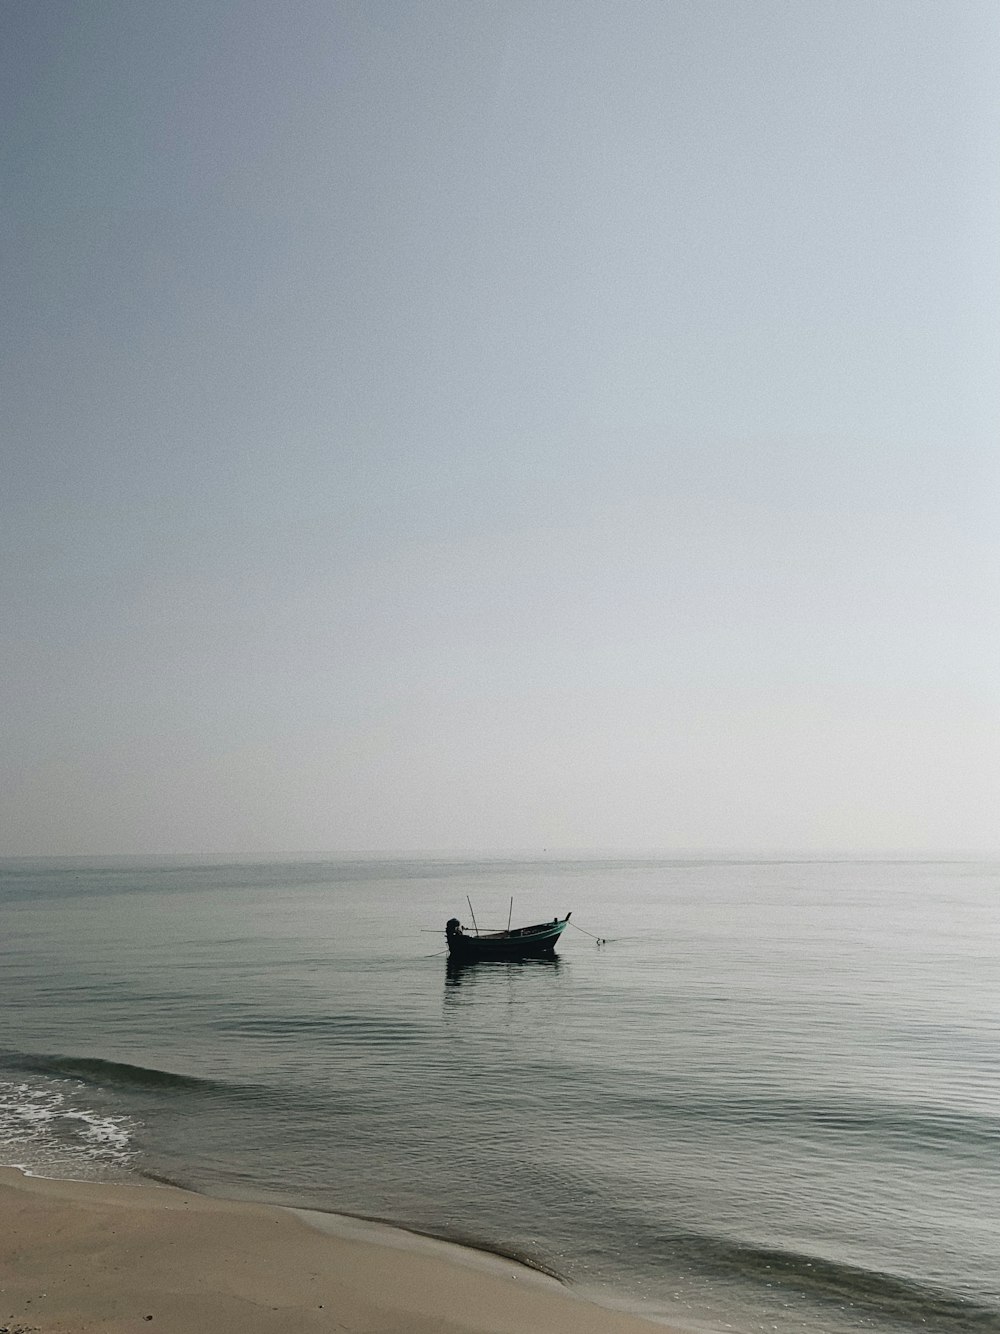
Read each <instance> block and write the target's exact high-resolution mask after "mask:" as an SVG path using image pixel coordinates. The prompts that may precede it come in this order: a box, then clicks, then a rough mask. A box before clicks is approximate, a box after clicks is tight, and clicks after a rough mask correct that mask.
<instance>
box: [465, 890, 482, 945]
mask: <svg viewBox="0 0 1000 1334" xmlns="http://www.w3.org/2000/svg"><path fill="white" fill-rule="evenodd" d="M465 901H466V903H467V904H468V905H469V912H470V913H472V925H473V926H475V927H476V935H477V936H478V935H479V927H478V926H477V925H476V910H475V909H474V908H473V906H472V900H471V899H470V898H469V896H468V894H466V896H465Z"/></svg>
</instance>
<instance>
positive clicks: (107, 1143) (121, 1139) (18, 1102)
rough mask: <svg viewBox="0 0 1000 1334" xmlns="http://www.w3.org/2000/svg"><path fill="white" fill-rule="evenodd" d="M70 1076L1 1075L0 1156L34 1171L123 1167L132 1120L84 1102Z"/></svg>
mask: <svg viewBox="0 0 1000 1334" xmlns="http://www.w3.org/2000/svg"><path fill="white" fill-rule="evenodd" d="M87 1101H88V1100H87V1099H86V1090H85V1087H84V1086H83V1085H80V1084H76V1083H74V1082H71V1081H55V1080H51V1081H44V1082H43V1081H37V1082H30V1083H29V1082H20V1083H15V1082H12V1081H3V1080H0V1161H2V1162H3V1164H4V1165H5V1166H8V1167H19V1168H20V1169H21V1170H22V1171H23V1172H26V1173H27V1174H28V1175H34V1176H73V1177H85V1178H90V1177H99V1176H102V1175H107V1174H108V1173H111V1174H116V1173H117V1172H121V1171H124V1170H127V1169H128V1167H129V1165H130V1163H131V1162H132V1161H133V1160H134V1158H135V1153H136V1151H135V1144H134V1140H135V1132H136V1130H137V1128H138V1127H137V1124H136V1122H135V1121H134V1120H133V1119H132V1118H131V1117H128V1116H124V1115H120V1114H115V1113H109V1112H105V1111H101V1110H98V1109H97V1108H94V1107H92V1106H88V1105H86V1102H87Z"/></svg>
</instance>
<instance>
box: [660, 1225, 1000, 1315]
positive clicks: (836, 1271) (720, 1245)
mask: <svg viewBox="0 0 1000 1334" xmlns="http://www.w3.org/2000/svg"><path fill="white" fill-rule="evenodd" d="M660 1249H661V1251H662V1250H668V1251H669V1253H670V1255H671V1257H672V1258H673V1259H675V1260H677V1259H680V1260H687V1261H689V1262H691V1263H693V1264H696V1265H697V1266H698V1267H699V1268H700V1269H703V1270H707V1271H711V1272H714V1273H715V1274H717V1275H718V1276H720V1277H725V1278H733V1277H737V1276H738V1277H739V1278H742V1279H750V1280H755V1281H756V1282H759V1283H765V1284H768V1285H770V1286H772V1287H777V1286H781V1287H785V1288H788V1289H793V1290H794V1291H796V1292H800V1293H807V1294H808V1295H809V1296H810V1297H812V1298H813V1299H815V1300H819V1301H821V1302H829V1303H835V1304H837V1305H838V1306H844V1305H849V1306H853V1307H854V1308H859V1307H863V1308H867V1309H868V1310H870V1311H871V1312H872V1313H877V1314H878V1315H879V1316H881V1317H882V1318H883V1319H889V1320H893V1321H896V1322H898V1323H899V1324H901V1325H906V1326H909V1327H912V1326H913V1325H916V1324H919V1325H920V1327H921V1328H922V1329H940V1330H942V1331H949V1332H950V1334H960V1332H962V1334H964V1331H970V1334H971V1331H977V1334H986V1332H987V1331H989V1334H994V1332H995V1331H1000V1307H997V1306H991V1305H986V1304H985V1303H984V1302H982V1301H981V1300H972V1299H969V1298H966V1297H963V1296H962V1295H961V1294H959V1293H955V1292H949V1291H947V1290H946V1289H944V1288H939V1287H935V1286H932V1285H931V1284H927V1283H923V1282H920V1281H918V1280H916V1279H911V1278H908V1277H906V1276H903V1275H899V1274H889V1273H884V1272H881V1271H879V1270H870V1269H865V1268H863V1267H861V1266H858V1265H852V1264H847V1263H844V1262H841V1261H836V1260H831V1259H827V1258H824V1257H822V1256H818V1255H808V1254H804V1253H802V1252H798V1251H792V1250H782V1249H780V1248H771V1247H763V1246H753V1245H746V1244H744V1243H741V1242H738V1241H733V1240H731V1239H728V1238H724V1237H710V1236H704V1235H698V1234H692V1235H687V1236H673V1237H669V1238H663V1239H661V1242H660Z"/></svg>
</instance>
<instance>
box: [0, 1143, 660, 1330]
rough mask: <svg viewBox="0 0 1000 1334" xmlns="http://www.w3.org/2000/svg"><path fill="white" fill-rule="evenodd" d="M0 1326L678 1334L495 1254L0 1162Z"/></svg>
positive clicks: (376, 1226)
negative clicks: (29, 1171) (42, 1173)
mask: <svg viewBox="0 0 1000 1334" xmlns="http://www.w3.org/2000/svg"><path fill="white" fill-rule="evenodd" d="M0 1211H2V1212H0V1217H2V1218H3V1221H4V1226H3V1227H2V1228H0V1273H2V1275H3V1278H2V1287H0V1328H6V1329H8V1330H10V1331H12V1332H13V1331H16V1330H20V1331H24V1334H29V1332H30V1334H35V1332H36V1331H37V1332H38V1334H97V1331H100V1334H133V1332H134V1331H137V1330H139V1329H147V1328H151V1329H152V1330H154V1331H157V1330H158V1331H161V1334H258V1332H259V1334H264V1331H267V1334H298V1332H299V1331H301V1332H302V1334H313V1331H315V1332H316V1334H320V1332H321V1331H322V1332H323V1334H327V1332H328V1331H330V1332H332V1331H338V1332H339V1334H373V1332H374V1331H378V1334H535V1332H537V1334H654V1332H655V1331H659V1334H664V1331H665V1330H666V1331H668V1334H669V1332H670V1331H671V1330H672V1334H679V1330H678V1329H677V1327H676V1326H674V1327H671V1326H668V1325H666V1324H664V1323H663V1322H662V1321H661V1320H660V1319H658V1318H657V1317H653V1316H643V1315H640V1314H638V1313H637V1312H635V1311H627V1310H622V1309H620V1308H614V1307H608V1306H603V1305H598V1304H596V1303H595V1302H594V1301H592V1300H591V1299H590V1298H588V1297H586V1296H584V1295H582V1294H578V1293H575V1292H574V1291H573V1290H572V1289H570V1288H568V1287H567V1286H566V1285H565V1284H563V1283H562V1282H561V1281H560V1280H559V1279H557V1278H555V1277H551V1276H549V1275H548V1274H545V1273H543V1272H542V1271H540V1270H538V1269H536V1268H533V1267H529V1266H527V1265H524V1264H521V1263H520V1262H518V1261H516V1260H513V1259H510V1258H508V1257H505V1256H501V1255H497V1254H496V1253H495V1252H490V1251H486V1250H477V1249H473V1248H472V1247H467V1246H463V1245H460V1244H459V1243H457V1242H451V1241H447V1240H444V1239H439V1238H435V1237H429V1236H426V1235H424V1234H421V1233H415V1232H408V1231H407V1230H405V1229H403V1228H396V1227H393V1226H392V1225H390V1224H387V1223H380V1222H373V1221H369V1220H365V1219H355V1218H351V1217H350V1216H349V1215H345V1214H327V1213H321V1212H319V1211H317V1210H308V1209H298V1208H294V1207H289V1206H285V1205H271V1204H259V1203H254V1202H251V1201H244V1200H231V1199H223V1198H219V1197H216V1196H210V1195H201V1194H197V1193H195V1192H193V1191H188V1190H182V1189H180V1188H179V1187H176V1186H168V1185H159V1184H140V1183H135V1184H133V1183H118V1182H115V1183H103V1182H80V1181H64V1180H54V1179H52V1178H48V1177H37V1176H27V1175H25V1174H24V1173H23V1172H22V1171H21V1170H20V1169H18V1168H15V1167H4V1168H0Z"/></svg>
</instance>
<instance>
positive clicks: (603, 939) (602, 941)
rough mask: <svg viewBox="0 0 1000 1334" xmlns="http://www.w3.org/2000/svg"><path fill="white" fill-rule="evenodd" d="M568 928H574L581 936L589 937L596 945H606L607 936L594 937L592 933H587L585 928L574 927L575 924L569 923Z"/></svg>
mask: <svg viewBox="0 0 1000 1334" xmlns="http://www.w3.org/2000/svg"><path fill="white" fill-rule="evenodd" d="M570 926H574V927H576V929H577V931H582V932H583V934H584V935H585V936H589V937H590V938H591V940H596V941H597V943H598V945H606V944H607V943H608V938H607V936H595V935H594V933H593V931H588V930H587V928H586V927H583V926H576V923H575V922H570Z"/></svg>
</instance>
